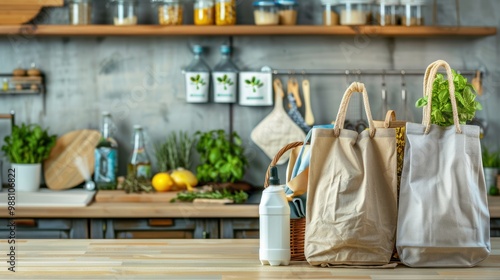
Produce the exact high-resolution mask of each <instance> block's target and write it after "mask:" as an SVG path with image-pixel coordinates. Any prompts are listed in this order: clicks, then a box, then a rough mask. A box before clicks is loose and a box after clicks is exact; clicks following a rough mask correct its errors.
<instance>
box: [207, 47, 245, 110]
mask: <svg viewBox="0 0 500 280" xmlns="http://www.w3.org/2000/svg"><path fill="white" fill-rule="evenodd" d="M220 53H221V55H222V57H221V60H220V62H219V63H218V64H217V65H216V66H215V67H214V71H213V73H212V77H213V85H214V102H216V103H235V102H236V89H237V88H238V85H237V84H238V72H239V70H238V67H236V65H235V64H234V63H233V61H232V60H231V47H229V46H227V45H222V46H221V47H220Z"/></svg>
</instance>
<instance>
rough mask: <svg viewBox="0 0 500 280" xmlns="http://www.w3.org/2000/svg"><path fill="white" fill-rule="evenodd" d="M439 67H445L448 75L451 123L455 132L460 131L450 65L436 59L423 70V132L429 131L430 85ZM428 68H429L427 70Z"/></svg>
mask: <svg viewBox="0 0 500 280" xmlns="http://www.w3.org/2000/svg"><path fill="white" fill-rule="evenodd" d="M440 67H443V68H445V70H446V75H447V76H448V89H449V92H450V100H451V108H452V111H453V123H454V124H455V130H456V132H457V133H462V129H461V128H460V121H459V120H458V110H457V100H456V98H455V84H453V73H452V72H451V67H450V65H449V64H448V63H447V62H446V61H444V60H437V61H434V62H433V63H431V64H430V65H429V66H428V67H427V70H426V72H425V76H424V97H427V105H425V107H424V109H423V111H424V112H423V118H422V124H423V125H425V126H426V127H425V132H424V133H425V134H428V133H429V130H430V128H431V110H432V85H433V84H434V80H435V79H436V74H437V71H438V69H439V68H440ZM429 68H430V70H429Z"/></svg>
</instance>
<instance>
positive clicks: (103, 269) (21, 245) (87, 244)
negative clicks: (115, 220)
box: [0, 238, 500, 280]
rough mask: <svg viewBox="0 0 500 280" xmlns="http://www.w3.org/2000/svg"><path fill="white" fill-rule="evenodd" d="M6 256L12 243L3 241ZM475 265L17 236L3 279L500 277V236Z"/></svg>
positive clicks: (238, 245)
mask: <svg viewBox="0 0 500 280" xmlns="http://www.w3.org/2000/svg"><path fill="white" fill-rule="evenodd" d="M0 244H1V245H0V248H2V252H1V254H2V255H3V256H4V258H3V259H5V254H6V253H7V252H6V249H7V245H8V244H7V241H6V240H1V241H0ZM492 248H493V250H492V255H491V256H490V257H489V258H488V259H486V260H485V261H483V262H482V263H481V264H480V265H479V266H477V267H474V268H465V269H464V268H425V269H422V268H408V267H406V266H404V265H398V266H397V267H396V268H394V269H349V268H336V269H334V268H319V267H312V266H310V265H309V264H308V263H307V262H291V264H290V265H289V266H280V267H270V266H262V265H261V264H260V261H259V241H258V240H235V239H226V240H17V241H16V249H17V251H16V252H15V253H16V270H17V271H16V272H15V273H12V272H10V271H8V270H7V268H8V264H6V262H5V261H2V262H1V263H2V264H1V269H0V278H1V279H16V278H18V277H19V278H22V279H40V280H41V279H77V278H78V279H121V278H123V279H125V278H126V279H141V280H144V279H166V278H165V277H168V279H263V278H265V279H332V278H335V279H338V278H342V279H346V278H348V279H492V280H493V279H495V280H498V276H499V275H500V238H494V239H492Z"/></svg>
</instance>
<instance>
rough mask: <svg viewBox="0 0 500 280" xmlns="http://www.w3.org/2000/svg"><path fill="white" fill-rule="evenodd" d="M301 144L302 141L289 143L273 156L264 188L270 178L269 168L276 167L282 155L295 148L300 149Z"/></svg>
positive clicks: (268, 169) (268, 170)
mask: <svg viewBox="0 0 500 280" xmlns="http://www.w3.org/2000/svg"><path fill="white" fill-rule="evenodd" d="M303 144H304V142H302V141H297V142H292V143H289V144H287V145H285V146H284V147H283V148H281V150H279V151H278V152H277V153H276V155H275V156H274V158H273V160H272V161H271V163H270V164H269V166H268V167H267V171H266V179H265V181H264V188H267V187H268V186H269V176H270V172H271V167H273V166H276V164H277V163H278V161H279V160H280V158H281V156H282V155H283V154H284V153H286V152H287V151H288V150H290V149H293V148H296V147H300V146H302V145H303Z"/></svg>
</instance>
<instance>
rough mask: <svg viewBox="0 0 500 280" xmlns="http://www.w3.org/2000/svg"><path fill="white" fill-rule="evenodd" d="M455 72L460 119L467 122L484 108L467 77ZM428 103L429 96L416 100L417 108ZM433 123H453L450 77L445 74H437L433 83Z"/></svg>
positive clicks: (454, 78) (454, 80)
mask: <svg viewBox="0 0 500 280" xmlns="http://www.w3.org/2000/svg"><path fill="white" fill-rule="evenodd" d="M452 72H453V84H454V85H455V98H456V100H457V110H458V119H459V121H460V124H465V123H466V122H467V121H470V120H472V119H473V118H474V115H475V114H476V111H477V110H482V109H483V107H482V106H481V104H480V103H479V102H478V101H476V91H475V89H474V87H473V86H472V84H470V83H468V82H467V79H466V78H465V77H464V76H462V75H460V74H458V73H457V72H456V71H455V70H452ZM427 104H428V97H422V98H420V99H419V100H417V102H416V107H417V108H422V107H424V106H426V105H427ZM431 123H433V124H437V125H440V126H450V125H453V111H452V107H451V100H450V95H449V90H448V79H445V77H444V75H443V74H437V75H436V79H435V81H434V83H433V85H432V108H431Z"/></svg>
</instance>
